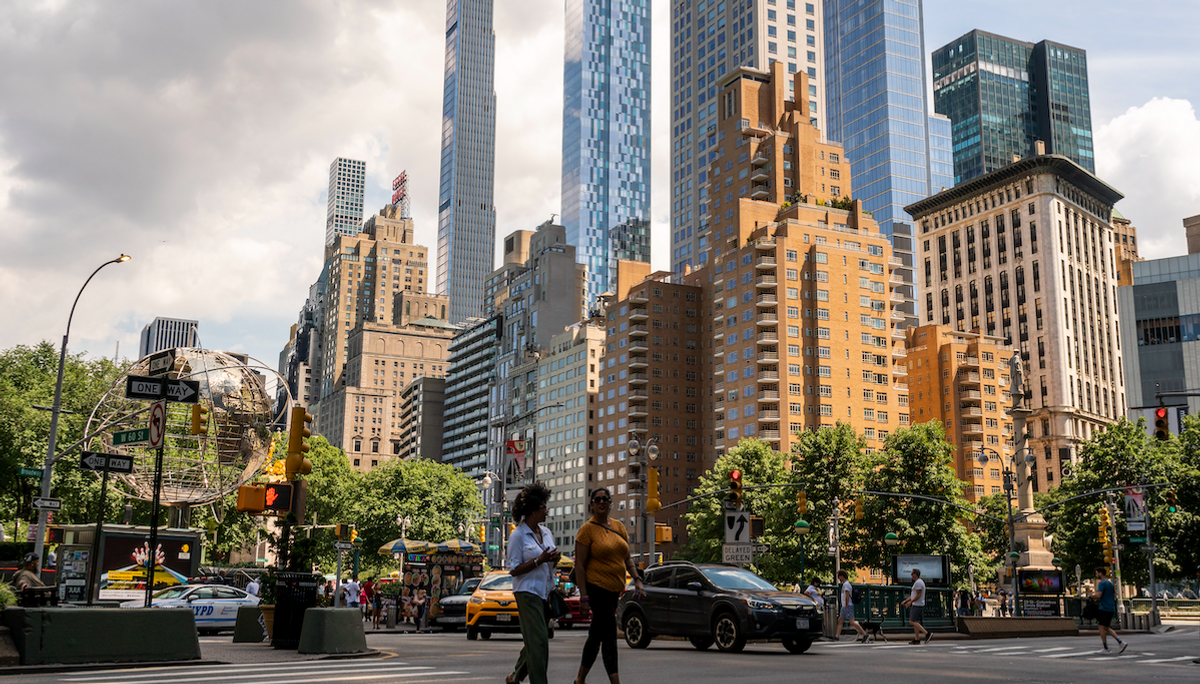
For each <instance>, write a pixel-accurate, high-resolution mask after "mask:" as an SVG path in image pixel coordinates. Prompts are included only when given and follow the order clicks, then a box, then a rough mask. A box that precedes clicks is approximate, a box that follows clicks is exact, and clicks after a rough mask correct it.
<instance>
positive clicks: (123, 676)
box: [64, 660, 407, 682]
mask: <svg viewBox="0 0 1200 684" xmlns="http://www.w3.org/2000/svg"><path fill="white" fill-rule="evenodd" d="M384 662H386V663H388V664H389V665H392V666H403V665H407V663H403V662H399V661H393V660H388V661H381V660H371V661H362V662H357V663H347V662H341V663H338V662H337V661H331V660H310V661H304V662H290V663H286V662H285V663H269V664H268V663H256V664H253V665H217V666H212V667H173V668H155V671H154V672H152V673H150V674H131V673H133V672H139V671H138V670H133V669H125V670H118V671H115V672H114V671H110V672H108V673H103V674H102V673H96V674H90V675H89V674H86V673H85V674H75V675H67V676H66V677H64V681H67V682H98V681H101V680H108V679H113V680H122V681H125V680H134V679H153V678H155V677H163V676H165V675H166V672H164V670H169V671H170V673H171V675H173V676H171V677H170V679H171V680H172V681H179V680H178V679H176V677H194V676H196V675H204V674H221V673H225V672H245V671H254V670H261V669H263V668H265V667H269V668H271V669H273V670H276V671H278V670H279V669H280V668H286V669H287V671H288V673H289V674H291V673H293V672H296V671H298V670H303V669H310V670H311V669H317V670H325V669H330V668H333V667H337V668H339V669H343V670H345V669H348V668H353V669H358V668H370V667H380V666H381V665H382V664H383V663H384ZM140 672H142V673H144V672H145V670H141V671H140Z"/></svg>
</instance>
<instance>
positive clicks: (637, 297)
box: [629, 289, 650, 304]
mask: <svg viewBox="0 0 1200 684" xmlns="http://www.w3.org/2000/svg"><path fill="white" fill-rule="evenodd" d="M649 301H650V297H649V296H648V295H647V294H646V290H644V289H642V290H638V291H636V292H630V293H629V303H630V304H646V303H647V302H649Z"/></svg>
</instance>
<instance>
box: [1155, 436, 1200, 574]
mask: <svg viewBox="0 0 1200 684" xmlns="http://www.w3.org/2000/svg"><path fill="white" fill-rule="evenodd" d="M1175 446H1176V459H1175V463H1174V467H1175V469H1176V470H1175V472H1173V473H1170V474H1169V478H1168V479H1169V480H1170V482H1171V484H1172V485H1173V487H1172V490H1173V491H1174V492H1175V495H1176V497H1177V498H1178V501H1179V505H1178V507H1177V510H1176V511H1175V512H1174V513H1170V512H1166V511H1165V507H1162V506H1157V507H1155V509H1154V511H1155V512H1156V515H1155V517H1154V530H1155V532H1154V541H1155V542H1159V541H1160V540H1165V541H1166V542H1167V543H1168V544H1170V545H1171V546H1172V547H1173V548H1172V553H1173V555H1174V560H1175V563H1174V565H1175V567H1176V568H1177V569H1176V570H1172V571H1171V573H1170V577H1172V578H1175V579H1182V578H1183V577H1195V573H1196V570H1197V568H1200V417H1198V416H1188V417H1187V418H1186V419H1184V422H1183V432H1181V433H1180V435H1179V438H1178V439H1177V440H1176V442H1175ZM1165 494H1166V493H1165V492H1162V491H1159V492H1156V493H1155V494H1154V498H1155V500H1156V501H1159V502H1161V501H1163V498H1164V496H1165ZM1155 567H1156V568H1158V567H1161V566H1157V565H1156V566H1155ZM1156 572H1157V570H1156Z"/></svg>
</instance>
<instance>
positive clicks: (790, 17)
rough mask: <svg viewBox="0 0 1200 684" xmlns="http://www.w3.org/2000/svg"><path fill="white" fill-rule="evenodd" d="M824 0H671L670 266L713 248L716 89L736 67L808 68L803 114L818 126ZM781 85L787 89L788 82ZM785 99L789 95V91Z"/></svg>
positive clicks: (694, 262)
mask: <svg viewBox="0 0 1200 684" xmlns="http://www.w3.org/2000/svg"><path fill="white" fill-rule="evenodd" d="M822 2H824V0H813V2H804V1H803V0H800V1H799V2H798V1H797V0H729V1H726V0H673V1H672V9H671V22H672V23H671V269H672V270H673V271H674V272H676V273H682V272H683V269H684V268H685V267H688V266H690V267H692V268H699V267H700V266H702V265H704V263H705V261H706V260H707V258H708V253H709V251H710V248H711V246H712V237H711V235H710V232H709V231H710V229H711V225H710V221H709V216H708V209H709V206H710V204H711V200H712V198H711V197H709V195H708V189H707V188H706V187H705V185H706V183H707V181H708V173H709V165H710V164H711V163H712V162H713V160H715V159H716V149H717V142H718V141H717V89H718V88H719V84H720V82H721V80H722V79H723V78H724V77H725V75H726V74H727V73H731V72H733V71H734V70H735V69H737V68H738V67H741V66H748V67H754V68H756V69H762V70H763V71H766V70H769V69H770V67H771V63H772V62H782V63H784V64H786V65H787V71H788V73H790V74H794V73H796V72H797V71H805V72H807V73H808V92H807V93H802V94H801V95H800V97H802V98H804V97H806V98H807V99H808V111H809V116H810V118H811V119H812V122H813V125H815V126H816V127H817V128H819V129H821V130H825V107H824V98H825V66H824V65H825V56H824V51H825V44H824V42H823V41H822V40H821V35H822V33H823V26H822V24H823V21H824V13H823V11H822ZM788 87H789V88H791V87H794V84H793V82H792V81H788ZM789 95H790V97H789V98H788V99H793V100H794V99H795V98H796V94H795V93H789Z"/></svg>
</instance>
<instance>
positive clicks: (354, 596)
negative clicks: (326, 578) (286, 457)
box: [342, 575, 362, 608]
mask: <svg viewBox="0 0 1200 684" xmlns="http://www.w3.org/2000/svg"><path fill="white" fill-rule="evenodd" d="M342 591H344V592H345V594H344V595H345V597H346V605H347V606H349V607H351V608H357V607H358V595H359V593H360V592H361V591H362V588H361V587H359V586H358V575H355V576H354V577H353V578H351V579H350V581H349V582H346V583H345V584H343V585H342Z"/></svg>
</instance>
